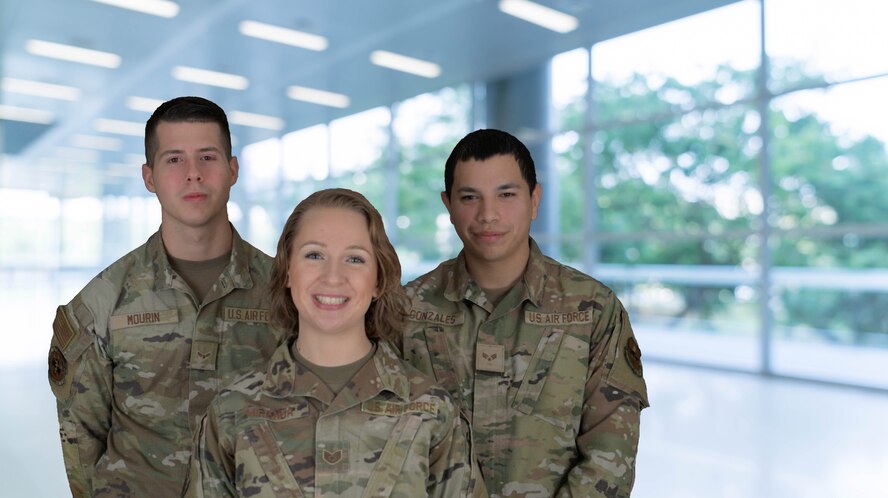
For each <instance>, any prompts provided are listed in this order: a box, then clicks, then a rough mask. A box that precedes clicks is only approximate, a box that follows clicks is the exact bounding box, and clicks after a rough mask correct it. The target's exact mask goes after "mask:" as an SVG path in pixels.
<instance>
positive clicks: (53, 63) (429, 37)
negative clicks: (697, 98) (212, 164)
mask: <svg viewBox="0 0 888 498" xmlns="http://www.w3.org/2000/svg"><path fill="white" fill-rule="evenodd" d="M731 1H732V0H669V1H663V0H539V3H542V4H544V5H547V6H549V7H552V8H555V9H558V10H560V11H562V12H566V13H569V14H571V15H573V16H575V17H577V18H578V19H579V27H578V28H577V29H576V30H574V31H571V32H569V33H567V34H559V33H556V32H554V31H550V30H547V29H544V28H542V27H540V26H537V25H535V24H531V23H528V22H526V21H523V20H520V19H518V18H515V17H512V16H509V15H506V14H504V13H503V12H501V11H500V10H499V9H498V7H497V5H498V1H497V0H438V1H418V0H327V1H317V0H314V1H309V0H177V2H178V3H179V5H180V10H179V12H178V14H177V15H176V16H175V17H172V18H163V17H156V16H152V15H147V14H143V13H139V12H135V11H131V10H125V9H121V8H118V7H113V6H110V5H106V4H103V3H98V2H95V1H92V0H0V28H2V31H0V33H2V35H0V53H2V60H0V76H2V77H6V78H13V79H20V80H30V81H39V82H44V83H51V84H57V85H65V86H71V87H76V88H78V89H80V96H79V98H78V99H77V100H75V101H66V100H59V99H48V98H43V97H35V96H29V95H23V94H21V93H17V92H11V91H2V93H0V104H3V105H6V106H15V107H24V108H29V109H38V110H43V111H49V112H50V113H52V118H51V122H49V123H46V124H35V123H27V122H21V121H15V120H9V119H5V120H4V119H0V133H2V134H0V140H2V141H0V152H3V153H5V155H6V156H5V161H6V162H9V161H13V162H14V163H16V164H38V163H42V162H45V158H46V157H51V156H52V154H58V150H59V148H60V147H61V148H62V149H61V150H62V151H64V152H70V151H71V150H72V149H70V147H71V146H72V145H73V144H74V143H76V142H72V140H73V137H75V136H79V135H84V134H86V135H89V136H93V137H94V136H100V137H102V136H107V137H109V138H110V137H113V138H116V139H118V140H122V141H123V144H124V145H123V147H122V150H121V151H120V152H102V153H101V158H100V162H101V163H108V164H110V163H114V162H119V163H127V162H129V163H132V160H133V159H134V156H133V154H139V153H141V152H142V145H141V138H140V137H135V136H125V135H117V134H112V133H103V132H100V131H97V130H96V128H95V123H96V120H98V119H113V120H123V121H131V122H136V123H141V124H144V122H145V120H146V119H147V118H148V116H149V114H148V112H145V111H136V110H132V109H130V108H129V107H127V105H126V102H127V99H128V98H129V97H133V96H137V97H146V98H150V99H158V100H165V99H168V98H171V97H175V96H178V95H195V94H196V95H202V96H205V97H207V98H210V99H212V100H214V101H216V102H217V103H219V104H220V105H221V106H222V107H223V108H224V109H226V111H227V112H229V114H230V113H231V112H232V111H234V110H237V111H244V112H250V113H258V114H264V115H270V116H276V117H279V118H281V119H282V120H283V129H282V130H279V131H271V130H267V129H260V128H253V127H244V126H237V125H233V126H232V132H233V133H234V134H235V135H237V137H238V138H239V141H240V143H250V142H252V141H255V140H260V139H263V138H268V137H270V136H277V135H280V134H282V133H286V132H287V131H292V130H297V129H300V128H304V127H306V126H310V125H313V124H317V123H321V122H325V121H329V120H331V119H334V118H337V117H340V116H345V115H349V114H353V113H355V112H359V111H361V110H365V109H369V108H372V107H375V106H378V105H385V104H389V103H392V102H394V101H398V100H401V99H404V98H408V97H411V96H414V95H418V94H420V93H423V92H427V91H432V90H436V89H439V88H442V87H445V86H448V85H453V84H457V83H461V82H466V81H485V80H490V79H495V78H498V77H503V76H505V75H509V74H512V73H515V72H518V71H521V70H522V69H525V68H528V67H532V66H534V65H537V64H540V63H542V62H544V61H545V60H547V59H548V58H549V57H551V56H553V55H554V54H557V53H560V52H563V51H566V50H570V49H573V48H577V47H581V46H589V45H591V44H592V43H594V42H596V41H600V40H604V39H608V38H613V37H615V36H619V35H621V34H624V33H628V32H632V31H636V30H639V29H643V28H645V27H649V26H653V25H656V24H660V23H662V22H666V21H669V20H672V19H676V18H680V17H684V16H687V15H690V14H693V13H697V12H700V11H703V10H707V9H710V8H714V7H717V6H720V5H724V4H727V3H731ZM243 20H254V21H260V22H264V23H268V24H274V25H278V26H284V27H289V28H292V29H297V30H300V31H303V32H308V33H313V34H318V35H322V36H324V37H326V38H327V39H328V41H329V45H328V48H327V49H326V50H323V51H312V50H307V49H302V48H296V47H292V46H288V45H282V44H278V43H273V42H269V41H265V40H260V39H255V38H250V37H247V36H244V35H242V34H241V33H240V32H239V31H238V24H239V23H240V22H241V21H243ZM28 40H43V41H47V42H53V43H64V44H69V45H75V46H79V47H84V48H90V49H94V50H100V51H104V52H111V53H114V54H117V55H119V56H120V57H121V62H120V65H119V66H118V67H116V68H113V69H109V68H104V67H96V66H92V65H86V64H80V63H74V62H67V61H61V60H57V59H53V58H47V57H42V56H38V55H33V54H32V53H29V52H28V51H26V45H27V43H28ZM379 49H382V50H388V51H391V52H396V53H400V54H404V55H408V56H411V57H416V58H420V59H424V60H428V61H432V62H434V63H436V64H438V65H440V67H441V69H442V72H441V75H440V76H438V77H435V78H425V77H420V76H415V75H411V74H407V73H402V72H398V71H394V70H391V69H387V68H383V67H379V66H376V65H373V64H371V62H370V60H369V54H370V53H371V52H373V51H374V50H379ZM175 66H191V67H197V68H203V69H209V70H214V71H221V72H225V73H233V74H239V75H242V76H244V77H246V78H247V79H248V80H249V86H248V87H247V88H246V89H244V90H233V89H226V88H218V87H213V86H205V85H200V84H195V83H187V82H183V81H179V80H177V79H174V78H173V77H172V75H171V71H172V68H173V67H175ZM291 85H300V86H305V87H310V88H316V89H323V90H327V91H332V92H336V93H340V94H344V95H347V96H348V97H349V98H350V105H349V106H348V107H347V108H344V109H338V108H333V107H327V106H322V105H317V104H310V103H305V102H300V101H296V100H292V99H290V98H288V97H287V96H286V88H287V87H289V86H291ZM127 154H128V155H127ZM6 169H7V170H8V169H9V168H6ZM19 173H20V171H19V172H16V174H15V175H11V174H10V172H9V171H5V172H4V174H3V175H2V177H0V186H2V185H10V184H11V183H12V184H14V183H16V182H15V181H13V180H14V178H18V177H19V176H20V175H19Z"/></svg>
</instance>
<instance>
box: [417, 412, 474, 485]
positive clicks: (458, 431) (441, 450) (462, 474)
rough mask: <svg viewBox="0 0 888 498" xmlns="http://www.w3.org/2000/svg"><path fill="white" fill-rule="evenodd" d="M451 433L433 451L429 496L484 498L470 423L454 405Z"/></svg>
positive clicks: (451, 416) (451, 415) (449, 430)
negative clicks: (473, 448)
mask: <svg viewBox="0 0 888 498" xmlns="http://www.w3.org/2000/svg"><path fill="white" fill-rule="evenodd" d="M448 406H449V410H448V411H449V412H450V420H449V421H450V424H449V429H448V430H447V431H446V433H445V434H444V437H443V438H441V440H440V441H439V442H438V444H436V445H434V446H433V447H432V448H431V453H430V455H429V478H428V481H427V482H428V489H427V493H428V496H429V497H437V498H464V497H477V498H484V497H486V496H487V493H486V492H484V491H483V489H484V480H483V479H482V478H481V474H480V471H479V469H478V463H477V461H476V460H475V455H474V452H473V451H472V445H471V439H470V437H471V433H470V430H469V424H468V422H467V421H466V420H465V419H464V418H463V417H462V416H460V414H459V412H458V411H457V409H456V407H455V405H454V404H453V402H452V401H450V402H449V403H448Z"/></svg>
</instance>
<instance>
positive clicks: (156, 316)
mask: <svg viewBox="0 0 888 498" xmlns="http://www.w3.org/2000/svg"><path fill="white" fill-rule="evenodd" d="M171 323H179V310H160V311H139V312H137V313H127V314H125V315H113V316H112V317H111V318H110V319H109V320H108V327H109V328H110V329H111V330H119V329H127V328H130V327H146V326H149V325H168V324H171Z"/></svg>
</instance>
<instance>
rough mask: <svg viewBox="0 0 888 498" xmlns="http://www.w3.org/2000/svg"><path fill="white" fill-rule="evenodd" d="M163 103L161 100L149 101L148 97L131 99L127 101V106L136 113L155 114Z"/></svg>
mask: <svg viewBox="0 0 888 498" xmlns="http://www.w3.org/2000/svg"><path fill="white" fill-rule="evenodd" d="M160 104H163V101H162V100H160V99H149V98H147V97H129V98H128V99H126V106H127V107H129V108H130V109H132V110H134V111H142V112H151V113H153V112H154V111H155V110H156V109H157V108H158V107H160Z"/></svg>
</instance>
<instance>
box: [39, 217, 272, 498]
mask: <svg viewBox="0 0 888 498" xmlns="http://www.w3.org/2000/svg"><path fill="white" fill-rule="evenodd" d="M270 268H271V259H270V258H269V257H268V256H267V255H265V254H263V253H262V252H261V251H259V250H258V249H256V248H254V247H253V246H251V245H249V244H248V243H246V242H244V241H243V240H242V239H241V238H240V236H239V235H238V234H237V232H234V235H233V243H232V250H231V260H230V262H229V263H228V266H227V267H226V268H225V269H224V270H223V271H222V274H221V275H220V276H219V279H218V280H217V281H216V283H215V284H213V287H212V288H211V289H210V291H209V292H208V294H207V296H206V298H205V299H204V302H203V303H199V302H197V301H196V298H195V296H194V294H193V292H192V291H191V290H190V289H189V287H188V286H187V284H186V283H185V282H184V281H183V280H182V278H181V277H180V276H179V275H177V274H176V272H175V271H174V270H173V269H172V268H171V267H170V264H169V260H168V259H167V256H166V252H165V251H164V248H163V242H162V240H161V236H160V232H157V233H155V234H154V235H152V236H151V238H149V239H148V241H147V242H146V243H145V244H144V245H142V246H141V247H139V248H137V249H135V250H134V251H132V252H130V253H129V254H127V255H126V256H124V257H123V258H121V259H120V260H118V261H117V262H115V263H114V264H112V265H111V266H109V267H108V268H106V269H105V270H104V271H102V273H100V274H99V275H98V276H96V277H95V278H94V279H93V280H92V281H90V282H89V284H87V285H86V287H85V288H84V289H83V290H82V291H81V292H80V293H79V294H78V295H77V296H76V297H74V299H73V300H72V301H71V302H70V303H69V304H68V305H66V306H60V307H59V308H58V311H57V312H56V318H55V322H54V323H53V338H52V343H51V345H50V353H49V381H50V382H49V383H50V386H51V387H52V390H53V393H54V394H55V396H56V400H57V408H58V416H59V425H60V434H61V440H62V452H63V454H64V459H65V469H66V471H67V473H68V482H69V485H70V487H71V492H72V494H73V495H74V496H75V497H83V496H127V497H149V496H151V497H155V496H161V497H167V496H178V495H179V494H181V491H182V487H183V485H184V482H185V478H186V477H187V469H188V463H189V459H190V457H191V441H192V435H193V433H194V432H196V430H197V427H198V425H199V423H200V420H201V417H202V416H203V415H204V414H205V413H206V409H207V407H208V406H209V404H210V402H211V401H212V400H213V398H214V397H215V396H216V394H217V393H218V392H219V391H220V390H221V389H222V388H223V387H225V386H226V385H228V384H229V383H231V382H232V381H233V380H234V379H236V378H237V377H239V376H240V375H243V374H244V373H245V372H248V371H251V370H253V369H255V368H260V367H261V366H262V365H264V364H265V362H267V361H268V358H270V357H271V354H272V353H273V352H274V350H275V348H276V347H277V346H278V344H280V342H281V341H282V340H283V338H282V336H283V334H282V333H281V332H280V331H277V330H275V329H274V328H272V327H270V326H269V325H268V321H269V312H268V310H267V309H265V308H266V306H267V305H266V303H265V282H267V281H268V274H269V271H270Z"/></svg>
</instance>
